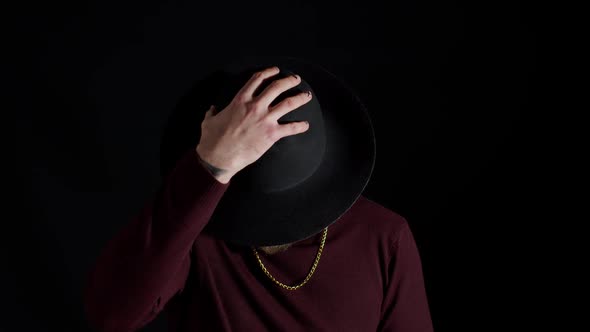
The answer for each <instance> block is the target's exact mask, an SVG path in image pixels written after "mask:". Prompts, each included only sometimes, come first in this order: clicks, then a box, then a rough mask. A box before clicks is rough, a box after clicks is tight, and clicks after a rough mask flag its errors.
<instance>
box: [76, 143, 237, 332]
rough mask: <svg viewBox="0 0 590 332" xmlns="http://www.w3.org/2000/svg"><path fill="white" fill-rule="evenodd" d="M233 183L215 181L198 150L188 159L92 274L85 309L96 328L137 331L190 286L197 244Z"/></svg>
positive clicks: (108, 331) (116, 239) (106, 250)
mask: <svg viewBox="0 0 590 332" xmlns="http://www.w3.org/2000/svg"><path fill="white" fill-rule="evenodd" d="M230 183H231V182H228V183H226V184H223V183H221V182H219V181H218V180H217V179H216V178H215V177H213V175H212V174H211V173H209V171H208V170H207V169H206V168H205V166H203V165H202V164H201V162H200V161H199V157H198V155H197V153H196V151H194V149H191V150H190V151H188V152H186V153H185V154H184V155H183V156H182V158H181V159H180V160H179V161H178V163H177V164H176V166H175V168H174V169H173V170H172V171H171V172H170V173H169V175H168V176H167V177H166V178H165V180H164V181H163V183H162V185H161V186H160V188H158V191H157V193H156V195H155V197H154V198H153V199H152V200H151V201H149V202H147V203H146V205H145V206H144V207H143V208H142V209H141V211H140V212H139V213H138V214H137V215H136V216H135V217H134V218H132V220H130V222H129V223H128V224H126V225H125V226H124V227H123V228H122V229H121V230H120V231H119V232H118V233H116V235H115V236H114V237H113V238H112V239H110V241H109V242H108V243H107V245H106V246H105V247H104V248H103V249H102V251H101V253H100V254H99V256H98V258H97V260H96V262H95V263H94V266H93V267H92V268H91V269H90V271H89V273H88V274H87V277H86V280H85V282H86V283H85V287H84V293H83V294H84V311H85V314H86V317H87V319H88V322H89V323H90V324H91V325H92V326H93V327H95V328H96V329H98V330H100V331H105V332H123V331H136V330H138V329H139V328H141V327H143V326H145V325H146V324H147V323H149V322H150V321H152V320H153V319H154V318H155V317H156V316H157V315H158V314H159V313H160V312H161V311H162V309H163V308H164V306H165V304H166V303H167V302H168V301H169V300H170V299H171V298H172V297H173V296H174V295H175V294H177V293H178V292H180V291H181V290H182V289H183V288H184V285H185V282H186V280H187V276H188V273H189V268H190V264H191V260H190V256H191V255H190V253H191V248H192V244H193V242H194V241H195V239H196V237H197V236H198V235H199V234H200V232H201V231H202V229H203V228H204V227H205V225H206V224H207V222H208V221H209V219H210V217H211V215H212V214H213V211H214V209H215V207H216V206H217V204H218V202H219V200H220V199H221V197H222V196H223V194H224V192H225V191H226V189H227V188H228V186H229V185H230Z"/></svg>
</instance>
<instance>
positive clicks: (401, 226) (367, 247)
mask: <svg viewBox="0 0 590 332" xmlns="http://www.w3.org/2000/svg"><path fill="white" fill-rule="evenodd" d="M229 185H231V181H230V182H229V183H227V184H223V183H221V182H218V181H217V180H216V179H215V178H214V177H213V176H212V175H211V174H210V173H209V172H208V171H207V169H206V168H205V167H204V166H203V165H202V164H201V163H200V162H199V160H198V157H197V155H196V153H195V152H194V151H191V152H187V153H186V154H185V155H184V156H183V158H182V159H181V160H180V161H179V162H178V164H177V165H176V168H175V169H174V170H173V171H172V172H171V173H170V175H169V176H168V177H167V178H166V180H165V181H164V182H163V185H162V186H161V188H160V189H159V190H158V192H157V194H156V195H155V197H154V199H153V200H151V201H150V202H148V204H146V206H145V207H144V208H143V209H142V210H141V212H140V213H139V214H138V215H137V216H136V217H135V218H134V219H133V220H131V221H130V222H129V223H128V224H127V225H125V227H124V228H123V229H121V231H119V232H118V233H117V234H116V236H114V238H112V239H111V240H110V241H109V242H108V244H107V246H106V247H105V248H104V249H103V251H102V252H101V254H100V255H99V257H98V259H97V261H96V263H95V265H94V267H93V268H92V269H91V271H89V274H88V279H87V283H86V287H85V289H84V309H85V312H86V315H87V318H88V321H89V323H90V324H91V325H92V326H94V327H96V328H97V329H98V330H100V331H108V332H121V331H137V330H138V329H139V328H140V327H143V326H145V325H146V324H147V323H148V322H150V321H152V320H153V319H154V318H155V317H156V316H157V315H158V314H160V313H161V312H165V314H166V316H167V319H168V322H169V326H170V329H169V330H170V331H175V332H176V331H183V332H185V331H186V332H188V331H195V332H203V331H363V332H366V331H400V332H410V331H412V332H414V331H415V332H417V331H420V332H427V331H432V329H433V328H432V323H431V318H430V313H429V309H428V303H427V299H426V294H425V288H424V281H423V277H422V268H421V263H420V257H419V254H418V251H417V248H416V244H415V242H414V239H413V237H412V233H411V231H410V228H409V227H408V224H407V223H406V221H405V220H404V219H403V218H402V217H400V216H399V215H398V214H396V213H394V212H392V211H390V210H388V209H386V208H384V207H383V206H381V205H379V204H378V203H375V202H373V201H371V200H369V199H367V198H365V197H364V196H361V197H360V198H359V199H358V200H357V201H356V203H355V204H354V205H353V206H352V207H351V208H350V209H349V210H348V212H347V213H345V214H344V215H343V216H342V217H340V219H339V220H338V221H337V222H335V223H334V224H332V225H331V226H329V228H328V235H327V238H326V243H325V247H324V250H323V253H322V256H321V259H320V261H319V263H318V266H317V269H316V270H315V273H314V274H313V276H312V277H311V279H310V280H309V281H308V282H307V284H305V285H304V286H302V287H301V288H299V289H297V290H295V291H291V290H286V289H283V288H281V287H279V286H278V285H276V284H274V283H273V282H272V281H271V280H270V279H269V278H268V277H267V276H266V275H265V274H264V272H263V271H262V269H261V267H260V266H259V265H258V262H257V261H256V258H255V256H254V254H253V252H252V250H251V249H250V248H249V247H239V246H234V245H231V244H230V245H228V244H226V243H225V242H223V241H221V240H219V239H216V238H214V237H212V236H211V235H209V234H207V232H203V228H204V227H205V225H206V224H207V222H208V220H209V218H210V217H211V215H212V213H213V211H214V209H215V207H216V205H217V204H218V202H219V200H220V199H221V198H222V196H223V194H224V192H225V191H226V189H227V188H228V186H229ZM245 222H246V221H245ZM321 237H322V233H321V232H320V233H318V234H316V235H314V236H312V237H310V238H308V239H305V240H302V241H298V242H296V243H294V244H293V245H292V246H291V247H290V248H289V249H287V250H286V251H282V252H279V253H276V254H273V255H266V254H264V253H263V252H262V251H259V255H260V257H261V259H262V261H263V263H264V264H265V266H266V268H267V269H268V270H269V272H270V273H271V274H272V275H273V276H274V277H275V278H276V279H278V280H279V281H281V282H282V283H284V284H287V285H295V284H298V283H299V282H300V281H301V280H303V278H305V276H306V275H307V274H308V272H309V269H310V267H311V265H312V264H313V261H314V259H315V256H316V253H317V250H318V247H319V243H320V242H321Z"/></svg>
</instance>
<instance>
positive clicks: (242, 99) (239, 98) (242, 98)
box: [234, 93, 246, 104]
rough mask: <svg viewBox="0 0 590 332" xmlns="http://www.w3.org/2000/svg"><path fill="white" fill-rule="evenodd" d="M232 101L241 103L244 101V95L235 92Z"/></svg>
mask: <svg viewBox="0 0 590 332" xmlns="http://www.w3.org/2000/svg"><path fill="white" fill-rule="evenodd" d="M234 101H235V102H236V103H240V104H242V103H244V102H246V96H245V95H244V94H243V93H238V94H236V96H235V97H234Z"/></svg>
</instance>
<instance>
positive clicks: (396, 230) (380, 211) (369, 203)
mask: <svg viewBox="0 0 590 332" xmlns="http://www.w3.org/2000/svg"><path fill="white" fill-rule="evenodd" d="M349 216H350V217H351V218H350V223H351V224H356V226H362V227H360V228H362V229H364V230H365V231H366V232H368V233H370V235H371V237H373V238H375V239H378V240H379V242H382V243H384V244H386V245H388V246H392V245H393V244H394V243H395V242H397V240H398V239H399V237H400V234H403V233H404V232H406V231H407V229H408V227H409V226H408V222H407V221H406V219H405V218H404V217H403V216H401V215H400V214H399V213H397V212H395V211H393V210H391V209H389V208H387V207H385V206H383V205H382V204H380V203H378V202H375V201H373V200H371V199H369V198H367V197H366V196H364V195H361V196H360V197H359V198H358V199H357V201H356V202H355V203H354V205H353V206H352V207H351V208H350V210H349ZM354 228H356V229H359V227H354Z"/></svg>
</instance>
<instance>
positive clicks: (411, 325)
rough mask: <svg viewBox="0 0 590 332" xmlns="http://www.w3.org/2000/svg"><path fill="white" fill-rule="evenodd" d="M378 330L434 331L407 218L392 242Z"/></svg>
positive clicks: (417, 256)
mask: <svg viewBox="0 0 590 332" xmlns="http://www.w3.org/2000/svg"><path fill="white" fill-rule="evenodd" d="M390 252H391V259H390V262H389V267H388V278H387V279H388V281H387V286H386V289H385V293H384V298H383V305H382V309H381V322H380V324H379V329H378V330H379V331H392V332H393V331H396V332H432V331H433V326H432V320H431V317H430V310H429V308H428V300H427V297H426V290H425V287H424V278H423V275H422V264H421V261H420V256H419V253H418V248H417V247H416V242H415V241H414V237H413V235H412V232H411V230H410V227H409V225H408V223H407V222H405V220H404V223H403V224H402V226H401V228H400V229H399V232H398V234H397V238H396V240H395V241H394V243H393V244H392V248H391V251H390Z"/></svg>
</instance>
